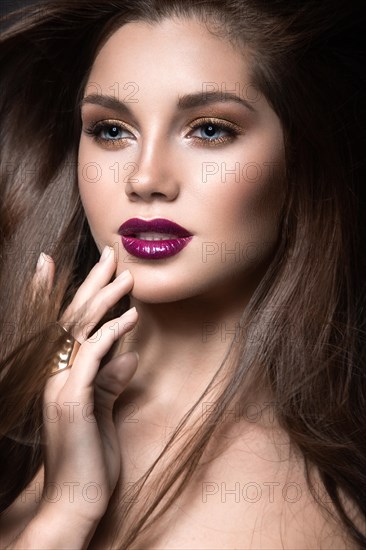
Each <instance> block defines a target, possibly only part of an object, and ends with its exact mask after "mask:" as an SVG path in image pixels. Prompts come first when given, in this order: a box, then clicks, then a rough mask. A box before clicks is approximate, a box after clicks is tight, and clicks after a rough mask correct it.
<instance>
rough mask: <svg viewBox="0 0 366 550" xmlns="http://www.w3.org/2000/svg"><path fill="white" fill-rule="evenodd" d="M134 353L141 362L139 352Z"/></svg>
mask: <svg viewBox="0 0 366 550" xmlns="http://www.w3.org/2000/svg"><path fill="white" fill-rule="evenodd" d="M133 353H134V354H135V355H136V357H137V361H139V360H140V356H139V354H138V353H137V351H134V352H133Z"/></svg>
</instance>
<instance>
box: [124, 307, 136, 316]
mask: <svg viewBox="0 0 366 550" xmlns="http://www.w3.org/2000/svg"><path fill="white" fill-rule="evenodd" d="M136 313H137V309H136V308H135V307H132V308H131V309H129V310H128V311H126V312H125V313H124V314H123V315H121V317H123V318H124V319H129V318H130V317H131V318H134V317H136Z"/></svg>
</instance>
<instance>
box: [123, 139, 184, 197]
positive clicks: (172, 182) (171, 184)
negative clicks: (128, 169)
mask: <svg viewBox="0 0 366 550" xmlns="http://www.w3.org/2000/svg"><path fill="white" fill-rule="evenodd" d="M136 165H137V167H136V168H137V171H136V170H134V171H133V172H132V173H131V174H130V176H129V177H128V179H127V181H126V186H125V193H126V195H127V196H128V198H129V199H130V200H131V201H132V202H138V201H139V200H141V201H145V202H152V201H153V200H156V199H160V200H164V201H172V200H174V199H175V198H176V197H177V196H178V194H179V183H178V181H177V179H176V178H175V175H174V174H175V173H176V172H175V170H174V165H173V162H172V157H171V155H170V154H169V148H168V147H167V145H166V142H165V143H163V141H162V140H161V139H160V140H158V139H157V136H155V137H153V138H151V139H150V140H149V141H146V142H145V143H143V145H142V147H141V150H140V154H139V155H138V157H137V159H136Z"/></svg>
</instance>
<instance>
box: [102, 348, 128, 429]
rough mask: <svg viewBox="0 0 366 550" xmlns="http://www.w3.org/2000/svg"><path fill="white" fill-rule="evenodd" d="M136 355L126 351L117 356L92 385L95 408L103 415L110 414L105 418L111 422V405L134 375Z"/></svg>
mask: <svg viewBox="0 0 366 550" xmlns="http://www.w3.org/2000/svg"><path fill="white" fill-rule="evenodd" d="M137 365H138V355H137V354H136V352H134V351H132V352H131V351H128V352H126V353H123V354H122V355H117V357H114V358H113V359H112V360H111V361H109V363H107V364H106V365H105V366H104V367H103V368H102V369H101V370H100V371H99V372H98V374H97V376H96V379H95V384H94V396H95V407H96V409H98V411H100V412H101V413H103V417H104V413H110V416H109V414H107V415H106V418H109V419H110V420H112V411H113V405H114V403H115V401H116V399H117V398H118V397H119V396H120V395H121V393H122V392H123V390H124V389H125V388H126V386H127V384H128V382H129V381H130V380H131V378H132V376H133V375H134V374H135V372H136V369H137Z"/></svg>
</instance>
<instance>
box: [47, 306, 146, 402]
mask: <svg viewBox="0 0 366 550" xmlns="http://www.w3.org/2000/svg"><path fill="white" fill-rule="evenodd" d="M137 320H138V313H137V310H136V308H135V307H133V308H131V309H129V310H128V311H126V313H124V314H123V315H122V316H121V317H118V318H117V319H112V320H111V321H108V322H107V323H105V324H104V325H103V326H102V327H101V328H100V329H99V330H98V331H97V332H96V333H95V334H94V335H93V336H92V337H90V338H89V339H87V340H85V342H83V343H82V345H81V346H80V349H79V351H78V353H77V355H76V358H75V360H74V364H73V366H72V368H71V369H70V371H69V372H70V374H69V377H68V378H67V381H66V383H65V386H64V388H63V389H64V390H65V392H66V393H69V394H71V393H72V394H75V392H77V393H81V394H82V393H83V391H84V390H87V391H89V390H90V389H93V383H94V380H95V377H96V375H97V373H98V370H99V366H100V362H101V360H102V358H103V357H104V355H106V353H107V352H108V351H109V350H110V348H111V346H112V344H113V343H114V342H115V341H117V340H118V339H119V338H121V336H123V335H124V334H126V333H127V332H129V331H130V330H132V328H133V327H134V326H135V323H136V322H137ZM57 376H58V375H57Z"/></svg>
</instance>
